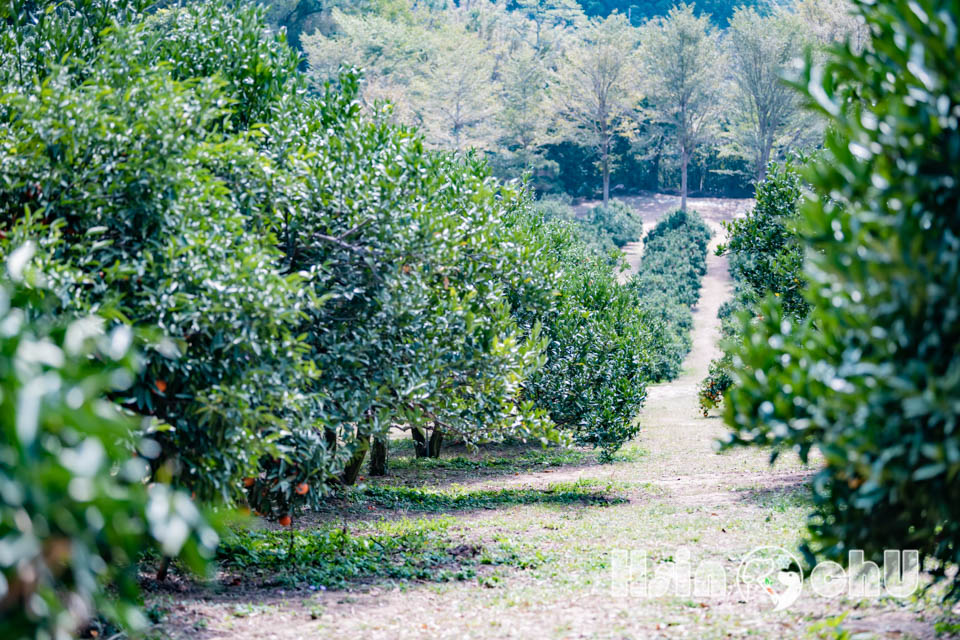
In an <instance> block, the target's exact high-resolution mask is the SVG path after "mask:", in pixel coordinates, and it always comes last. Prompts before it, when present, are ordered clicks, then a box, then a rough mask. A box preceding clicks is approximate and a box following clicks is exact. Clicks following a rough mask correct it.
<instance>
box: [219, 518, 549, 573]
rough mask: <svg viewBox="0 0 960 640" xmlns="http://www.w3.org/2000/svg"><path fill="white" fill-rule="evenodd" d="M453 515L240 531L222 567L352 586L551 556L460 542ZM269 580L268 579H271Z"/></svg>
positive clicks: (503, 544) (524, 563)
mask: <svg viewBox="0 0 960 640" xmlns="http://www.w3.org/2000/svg"><path fill="white" fill-rule="evenodd" d="M451 524H452V523H451V521H450V520H449V519H432V520H414V521H410V520H401V521H398V522H381V523H379V524H378V525H377V526H376V527H375V530H374V531H373V532H371V533H369V534H361V535H353V534H351V533H349V532H348V531H347V530H346V529H341V528H336V527H329V526H327V527H321V528H317V529H312V530H301V531H295V530H287V531H268V530H257V531H250V530H245V529H238V530H236V531H234V532H233V533H232V535H231V536H229V537H228V539H227V540H225V541H224V542H223V544H221V546H220V549H219V550H218V560H219V562H220V567H221V568H222V569H224V570H226V571H227V572H229V573H235V574H238V577H240V578H241V579H244V580H245V581H246V582H248V583H249V582H254V583H257V582H259V583H260V584H261V585H263V586H268V585H276V586H281V585H282V586H304V585H309V586H314V587H322V588H346V587H347V586H348V585H349V584H350V583H351V582H357V581H370V580H372V579H384V580H399V581H433V582H446V581H451V580H472V579H477V580H480V581H481V583H482V581H483V580H486V579H487V578H488V577H489V576H485V575H480V574H478V571H477V569H478V567H480V566H499V565H506V566H512V567H517V568H520V569H527V568H532V567H536V566H539V565H540V564H541V563H542V562H543V561H544V559H545V558H544V556H543V554H542V553H541V552H539V551H534V552H530V551H527V550H526V549H523V548H520V547H517V546H516V545H514V544H511V543H510V542H508V541H505V540H498V541H496V542H494V543H493V544H491V545H484V544H463V543H459V544H458V543H455V542H453V541H452V540H451V539H450V536H449V529H450V526H451ZM264 577H266V580H264V579H263V578H264Z"/></svg>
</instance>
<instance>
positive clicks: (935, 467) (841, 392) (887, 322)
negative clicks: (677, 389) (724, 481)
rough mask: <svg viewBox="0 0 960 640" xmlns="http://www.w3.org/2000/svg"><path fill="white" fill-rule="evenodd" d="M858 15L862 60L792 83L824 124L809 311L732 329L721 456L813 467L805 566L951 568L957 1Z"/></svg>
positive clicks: (959, 161) (808, 206)
mask: <svg viewBox="0 0 960 640" xmlns="http://www.w3.org/2000/svg"><path fill="white" fill-rule="evenodd" d="M857 9H858V12H859V13H860V14H861V15H862V16H863V17H864V19H865V20H866V22H867V24H868V25H869V27H870V42H869V43H868V44H867V46H866V47H865V48H864V50H863V51H854V50H852V49H851V48H850V47H849V46H838V47H835V48H834V49H833V50H832V51H831V54H830V56H829V58H828V60H827V62H826V65H825V67H824V68H822V69H817V68H815V67H814V66H813V65H812V64H810V63H808V64H807V66H806V68H805V70H804V71H803V74H802V77H801V78H800V79H799V81H798V82H797V84H796V86H797V87H798V88H799V89H800V90H801V91H803V92H805V94H806V95H807V97H808V98H809V99H810V101H811V103H812V104H813V105H815V106H816V108H818V109H819V110H820V111H821V112H822V113H823V114H824V115H825V116H826V117H827V118H829V120H830V123H831V133H830V135H828V138H827V142H826V150H825V152H824V154H823V157H822V158H821V159H820V160H819V161H817V162H815V163H814V164H813V166H812V167H811V169H810V170H809V171H807V172H806V176H805V177H806V178H807V179H808V180H809V181H810V183H811V185H812V187H813V189H814V190H815V192H816V193H817V194H819V197H814V198H811V199H808V200H807V201H806V202H805V203H804V204H803V208H802V216H803V219H804V227H803V232H802V241H803V244H804V248H805V249H806V256H807V262H806V265H805V267H804V275H805V277H806V280H807V282H809V286H808V288H807V292H806V300H807V302H808V304H809V305H810V313H809V315H808V316H807V318H806V319H804V320H797V319H796V318H795V317H793V316H792V315H791V313H789V311H788V310H786V309H784V307H783V305H782V304H780V303H779V302H778V301H776V300H775V299H774V300H770V299H768V300H767V302H765V303H764V304H763V305H762V306H761V307H760V309H759V315H760V317H759V318H758V319H756V321H755V322H752V323H745V324H744V329H743V330H744V334H745V335H744V339H743V341H742V342H741V344H740V345H739V346H738V347H737V349H736V350H735V352H734V354H733V355H734V371H733V374H734V379H735V385H734V387H733V388H732V389H731V390H730V392H729V393H728V396H727V409H726V420H727V423H728V424H729V425H730V427H731V429H732V430H733V431H732V433H731V435H730V438H729V444H755V445H767V446H773V447H775V449H774V450H775V451H780V450H784V449H787V448H790V449H794V450H796V451H798V452H799V453H800V455H801V457H802V458H803V459H807V456H808V454H809V452H810V450H811V449H817V450H819V451H820V452H821V453H822V455H823V464H824V466H823V469H822V470H821V471H820V472H819V473H818V474H817V476H816V478H815V479H814V481H813V488H814V501H815V506H816V511H815V513H814V514H813V515H812V517H811V520H810V524H809V530H810V531H809V532H810V540H809V543H808V551H809V552H811V553H812V554H819V555H822V556H825V557H829V558H831V559H835V560H838V561H841V562H843V561H846V559H847V558H846V556H847V552H848V550H850V549H862V550H864V551H865V552H866V556H867V558H868V559H872V560H882V554H883V550H885V549H917V550H919V551H920V553H921V554H922V556H924V557H925V559H927V560H934V561H938V563H937V564H936V565H935V566H936V567H938V572H941V573H942V571H943V570H945V569H946V568H947V567H948V566H950V565H953V566H955V565H956V564H957V563H958V561H960V481H958V477H960V431H958V429H957V416H958V409H957V398H958V397H960V375H958V372H960V296H958V294H957V292H958V291H960V216H957V202H958V201H960V181H958V177H960V176H958V175H957V167H960V131H958V126H957V109H956V105H957V103H958V102H960V76H958V74H957V60H958V59H960V50H958V48H957V40H956V38H955V33H956V16H957V15H960V4H958V2H957V1H956V0H919V2H907V1H906V0H881V1H879V2H875V3H874V2H871V3H866V2H862V3H860V2H858V3H857ZM953 575H954V577H953V578H951V580H952V587H953V588H952V594H953V595H954V596H956V595H958V594H960V582H958V581H957V579H956V577H955V575H956V574H953Z"/></svg>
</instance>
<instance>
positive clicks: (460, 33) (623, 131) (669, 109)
mask: <svg viewBox="0 0 960 640" xmlns="http://www.w3.org/2000/svg"><path fill="white" fill-rule="evenodd" d="M414 5H416V6H414ZM460 5H461V6H455V5H454V3H443V5H442V7H440V8H438V7H435V6H432V5H431V3H413V4H410V3H407V2H402V1H401V2H394V3H389V4H388V5H379V4H376V3H373V4H369V5H364V6H365V10H362V9H360V8H357V9H354V10H352V11H350V10H348V9H347V8H346V7H344V10H339V9H335V10H333V11H332V13H331V14H330V15H329V16H328V19H327V21H326V22H324V23H323V24H322V25H321V28H320V29H318V30H317V31H316V32H315V33H313V34H310V35H305V36H304V37H303V39H302V41H303V46H304V50H305V53H306V54H307V59H308V61H309V66H310V75H311V78H312V79H313V80H314V82H317V83H323V82H326V81H328V80H331V79H333V78H335V77H336V74H337V71H338V69H339V68H340V67H341V66H342V65H344V64H349V65H356V66H360V67H363V68H364V69H366V70H367V84H366V86H365V87H364V89H363V96H364V98H365V100H366V101H367V102H368V103H371V104H373V103H375V102H376V101H378V100H381V99H386V100H389V101H390V102H391V103H392V104H393V105H394V109H395V117H397V118H398V119H400V120H401V121H404V122H409V123H415V124H417V125H418V126H420V127H422V128H423V130H424V132H425V135H426V139H427V141H428V142H429V143H430V144H433V145H435V146H438V147H443V148H456V149H462V148H466V147H474V148H480V149H485V150H487V151H489V152H491V154H493V156H494V157H495V159H496V162H497V165H498V166H499V167H500V168H501V169H502V170H504V172H505V173H506V174H507V175H510V174H511V173H512V174H514V175H516V174H518V173H519V172H520V171H521V170H523V169H529V170H532V171H533V172H534V173H535V175H537V176H543V175H547V174H549V173H550V171H551V170H555V169H556V166H555V165H556V163H557V162H558V161H560V162H562V161H563V160H562V158H559V157H558V156H556V155H555V154H551V153H549V150H550V149H551V145H557V144H561V143H564V142H566V143H569V144H573V145H577V146H580V147H583V148H586V149H589V157H588V158H587V159H588V160H592V161H594V162H595V163H596V165H597V167H598V169H599V174H600V182H601V184H600V186H601V190H602V194H603V198H604V201H607V200H608V199H609V194H610V188H611V175H612V173H613V172H614V170H615V169H616V166H617V163H618V161H621V160H625V158H624V156H625V155H629V156H633V157H635V158H643V159H646V160H647V161H648V163H649V164H650V165H651V166H653V171H654V172H655V173H656V172H658V171H659V170H660V169H659V168H660V167H661V166H664V165H674V166H676V167H677V168H678V173H679V176H680V179H679V181H680V185H679V187H680V193H681V194H682V196H683V197H684V198H685V197H686V194H687V192H688V191H689V190H690V189H691V185H689V184H688V167H689V166H690V164H691V163H692V162H694V161H696V160H697V158H698V154H699V155H700V156H703V154H707V155H711V156H713V157H714V158H716V157H717V155H718V154H719V156H721V157H723V156H726V157H732V158H734V159H736V160H737V161H738V162H739V164H738V165H736V166H738V167H741V168H743V167H748V173H750V174H751V175H750V177H756V178H762V177H763V172H764V170H765V167H766V165H767V162H768V161H769V160H770V159H771V158H775V157H778V156H780V155H781V154H783V153H784V152H786V151H787V150H790V149H795V148H803V147H805V146H808V145H813V144H818V143H819V142H820V139H821V137H822V132H821V127H820V126H818V120H817V119H816V118H815V117H812V116H811V115H809V114H808V113H806V112H804V111H803V110H802V109H801V108H800V107H801V104H800V101H799V99H798V98H797V96H796V94H794V93H793V92H791V91H790V90H789V89H787V88H786V87H785V86H783V85H782V83H781V82H780V77H781V75H782V74H783V72H784V71H786V70H787V69H788V67H789V66H790V64H791V62H792V61H793V60H794V59H797V58H800V57H802V55H803V52H804V50H805V49H807V48H814V49H816V48H819V47H820V46H822V45H824V44H826V43H828V42H832V41H834V40H837V39H842V38H843V37H845V36H846V35H848V34H851V33H852V34H854V35H855V36H857V37H859V35H860V29H861V28H860V27H859V23H858V22H857V21H855V20H851V19H850V18H849V17H848V16H847V15H846V13H845V12H846V10H847V9H848V5H847V3H846V0H800V1H799V2H797V3H795V4H787V5H783V6H778V7H777V8H774V9H770V10H769V11H768V12H766V13H760V12H758V11H757V10H756V9H753V8H740V9H737V10H736V11H735V12H734V13H733V17H732V18H731V20H730V23H729V26H728V27H726V29H724V30H723V31H721V30H718V29H717V28H716V27H715V26H714V25H713V24H712V23H711V20H710V17H709V16H708V15H705V14H701V15H697V14H696V13H695V11H694V7H693V5H688V4H679V5H678V6H676V7H674V8H673V9H672V10H671V11H669V13H668V14H667V15H665V16H663V17H658V18H654V19H651V20H650V21H648V22H646V23H645V24H643V25H642V26H639V27H637V26H634V25H632V24H631V22H630V21H629V20H628V19H627V16H625V15H622V14H618V13H613V14H610V15H609V16H608V17H606V18H599V17H595V18H591V19H588V18H586V17H585V16H584V15H583V13H582V11H581V10H580V8H579V6H578V5H577V3H575V2H573V1H572V0H537V1H532V0H531V1H527V2H518V3H514V4H510V3H495V2H487V1H484V2H472V3H460ZM514 5H515V6H514ZM624 141H628V142H629V144H627V145H626V146H624ZM576 157H577V159H578V160H579V159H580V158H581V157H582V156H579V155H578V156H576ZM714 164H717V163H716V161H715V162H714ZM717 166H720V165H719V164H717ZM731 166H732V165H731ZM703 175H705V174H704V173H701V176H703ZM671 186H672V185H671ZM684 202H685V201H684Z"/></svg>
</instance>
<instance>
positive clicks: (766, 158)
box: [757, 137, 773, 184]
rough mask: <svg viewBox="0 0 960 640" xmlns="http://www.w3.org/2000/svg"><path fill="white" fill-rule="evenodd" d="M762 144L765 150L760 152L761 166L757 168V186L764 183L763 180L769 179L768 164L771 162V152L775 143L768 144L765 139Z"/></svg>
mask: <svg viewBox="0 0 960 640" xmlns="http://www.w3.org/2000/svg"><path fill="white" fill-rule="evenodd" d="M761 144H763V148H762V149H761V150H760V163H759V165H760V166H758V167H757V184H759V183H761V182H763V179H764V178H766V177H767V164H768V163H769V162H770V151H771V149H772V147H773V141H772V140H771V141H769V142H767V140H766V137H765V138H764V139H763V142H762V143H761Z"/></svg>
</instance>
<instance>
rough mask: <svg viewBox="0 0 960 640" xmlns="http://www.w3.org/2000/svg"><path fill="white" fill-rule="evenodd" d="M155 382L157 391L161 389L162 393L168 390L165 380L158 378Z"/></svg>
mask: <svg viewBox="0 0 960 640" xmlns="http://www.w3.org/2000/svg"><path fill="white" fill-rule="evenodd" d="M153 384H155V385H157V391H159V392H160V393H163V392H164V391H166V390H167V383H166V382H164V381H163V380H157V381H156V382H154V383H153Z"/></svg>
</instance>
